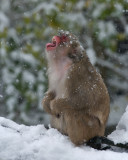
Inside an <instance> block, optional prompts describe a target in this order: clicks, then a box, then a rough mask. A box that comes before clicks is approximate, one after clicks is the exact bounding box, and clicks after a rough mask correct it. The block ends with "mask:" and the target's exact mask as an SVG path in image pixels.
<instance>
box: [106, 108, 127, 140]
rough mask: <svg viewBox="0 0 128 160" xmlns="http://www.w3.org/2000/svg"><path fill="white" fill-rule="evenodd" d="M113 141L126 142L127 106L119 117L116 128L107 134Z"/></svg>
mask: <svg viewBox="0 0 128 160" xmlns="http://www.w3.org/2000/svg"><path fill="white" fill-rule="evenodd" d="M108 137H109V138H110V139H112V140H114V142H115V143H128V106H127V108H126V112H125V113H124V114H123V116H122V117H121V119H120V121H119V123H118V125H117V127H116V130H115V131H114V132H113V133H111V135H109V136H108Z"/></svg>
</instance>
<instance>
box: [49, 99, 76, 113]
mask: <svg viewBox="0 0 128 160" xmlns="http://www.w3.org/2000/svg"><path fill="white" fill-rule="evenodd" d="M50 109H51V112H52V114H53V115H58V114H61V113H64V112H69V110H70V111H71V110H74V109H75V108H73V104H72V103H71V101H70V100H68V99H67V98H58V99H54V100H52V101H51V102H50Z"/></svg>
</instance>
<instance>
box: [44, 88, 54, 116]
mask: <svg viewBox="0 0 128 160" xmlns="http://www.w3.org/2000/svg"><path fill="white" fill-rule="evenodd" d="M54 98H55V93H54V92H51V91H50V92H46V94H45V96H44V98H43V101H42V105H43V108H44V110H45V111H46V112H47V113H49V114H52V113H51V109H50V102H51V100H53V99H54Z"/></svg>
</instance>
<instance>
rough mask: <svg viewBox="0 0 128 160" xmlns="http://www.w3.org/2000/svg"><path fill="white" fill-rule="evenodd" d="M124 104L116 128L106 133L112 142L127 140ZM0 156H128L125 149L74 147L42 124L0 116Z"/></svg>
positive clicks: (101, 159) (12, 159)
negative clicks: (29, 123)
mask: <svg viewBox="0 0 128 160" xmlns="http://www.w3.org/2000/svg"><path fill="white" fill-rule="evenodd" d="M127 122H128V107H127V109H126V112H125V113H124V114H123V116H122V118H121V120H120V122H119V124H118V125H117V128H116V130H115V131H114V132H113V133H111V135H109V136H108V137H109V138H110V139H112V140H114V142H115V143H117V142H121V143H125V142H128V123H127ZM0 142H1V143H0V158H2V160H60V159H61V160H72V159H73V160H78V159H80V160H85V159H86V160H90V159H91V160H121V159H123V160H128V154H127V153H125V152H122V153H121V152H114V151H110V150H106V151H98V150H95V149H93V148H90V147H88V146H86V145H82V146H80V147H76V146H75V145H74V144H72V143H71V141H70V140H69V138H68V137H67V136H64V135H62V134H61V133H60V132H58V131H57V130H56V129H53V128H49V129H48V130H47V129H46V128H45V127H44V125H37V126H25V125H18V124H17V123H15V122H13V121H11V120H8V119H6V118H3V117H0Z"/></svg>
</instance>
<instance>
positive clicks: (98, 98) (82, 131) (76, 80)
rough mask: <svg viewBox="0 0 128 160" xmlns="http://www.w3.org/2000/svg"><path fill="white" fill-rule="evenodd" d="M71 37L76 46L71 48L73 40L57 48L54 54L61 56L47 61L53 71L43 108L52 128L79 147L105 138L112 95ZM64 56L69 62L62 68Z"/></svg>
mask: <svg viewBox="0 0 128 160" xmlns="http://www.w3.org/2000/svg"><path fill="white" fill-rule="evenodd" d="M68 37H71V38H70V39H72V40H73V43H72V44H70V45H69V42H70V41H67V44H68V47H66V45H67V44H66V45H65V44H63V45H62V46H58V48H57V49H56V51H55V52H56V54H58V56H56V57H55V58H53V59H51V60H49V58H48V66H49V68H50V69H51V71H49V90H48V92H47V93H46V95H45V97H44V99H43V107H44V110H45V111H46V112H48V113H49V114H50V115H51V126H52V127H54V128H57V129H58V130H59V131H60V132H61V133H63V134H66V135H68V136H69V137H70V139H71V141H72V142H73V143H74V144H76V145H80V144H82V143H84V142H86V141H88V140H89V139H91V138H93V137H94V136H103V135H104V131H105V125H106V121H107V119H108V115H109V95H108V92H107V89H106V87H105V84H104V82H103V80H102V78H101V76H100V74H99V73H97V72H96V70H95V68H94V67H93V66H92V64H91V63H90V61H89V59H88V57H87V55H86V53H85V51H84V50H83V48H81V46H80V43H79V41H78V40H77V39H76V37H75V38H74V36H73V35H71V34H70V36H69V35H68ZM62 52H63V54H62ZM47 54H49V53H47ZM48 57H49V56H48ZM62 57H64V58H65V59H66V58H67V59H66V60H63V64H64V65H62V66H61V59H64V58H62ZM59 63H60V64H59ZM55 66H56V67H55ZM65 66H66V67H67V68H66V67H65ZM61 67H62V68H61ZM63 67H65V68H66V69H63ZM50 69H49V70H50ZM59 69H60V71H59ZM57 70H58V71H57ZM61 72H62V75H61ZM52 74H55V75H54V76H53V75H52ZM60 75H61V76H60ZM52 77H55V79H54V78H53V79H54V80H53V79H52ZM57 77H59V78H58V79H57ZM52 82H53V83H52Z"/></svg>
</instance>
